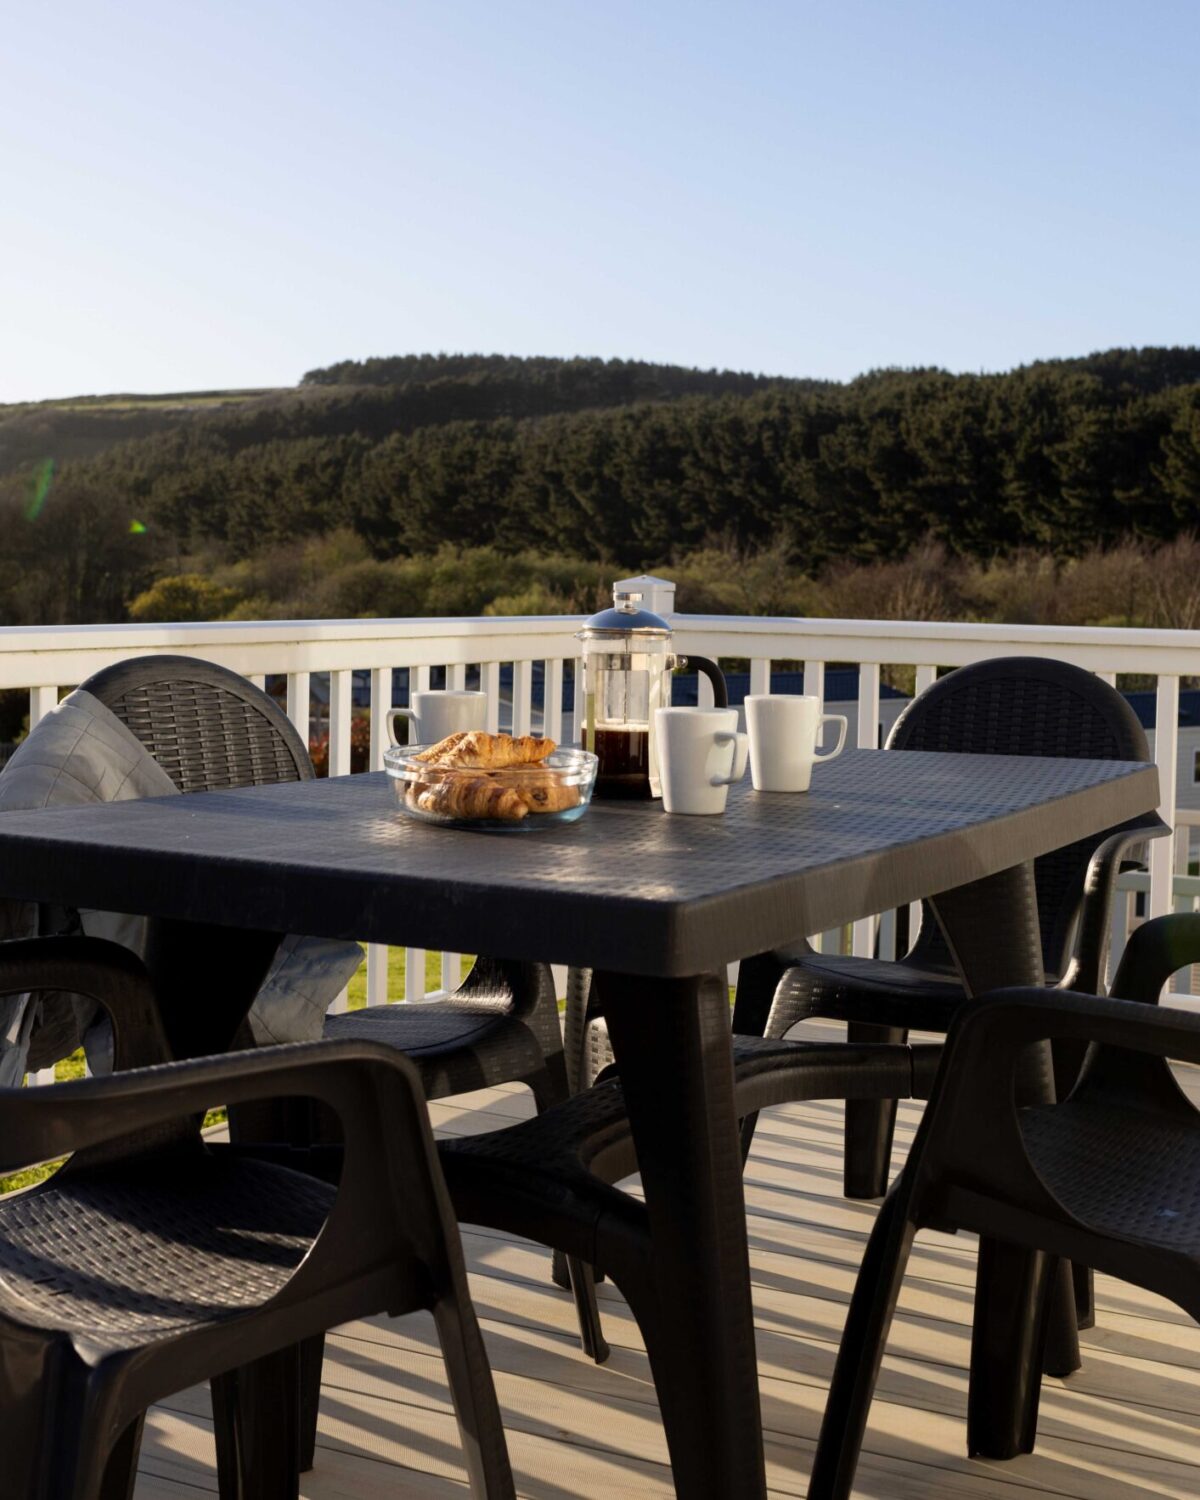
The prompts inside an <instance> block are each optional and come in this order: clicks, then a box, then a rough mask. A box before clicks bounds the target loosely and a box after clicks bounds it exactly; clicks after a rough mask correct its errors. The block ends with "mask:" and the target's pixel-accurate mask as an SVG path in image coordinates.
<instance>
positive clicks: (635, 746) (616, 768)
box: [592, 729, 650, 798]
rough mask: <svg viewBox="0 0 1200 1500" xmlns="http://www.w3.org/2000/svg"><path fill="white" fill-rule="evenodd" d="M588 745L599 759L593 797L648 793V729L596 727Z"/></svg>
mask: <svg viewBox="0 0 1200 1500" xmlns="http://www.w3.org/2000/svg"><path fill="white" fill-rule="evenodd" d="M594 739H595V743H594V744H593V745H592V749H593V750H594V751H595V752H596V758H597V760H598V761H599V762H600V764H599V766H598V767H597V770H596V790H595V792H594V793H593V795H594V796H596V797H627V798H635V797H636V798H642V797H644V798H648V797H649V796H650V732H649V730H646V729H597V730H596V731H595V735H594Z"/></svg>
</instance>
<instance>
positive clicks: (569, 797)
mask: <svg viewBox="0 0 1200 1500" xmlns="http://www.w3.org/2000/svg"><path fill="white" fill-rule="evenodd" d="M517 794H518V796H519V797H520V798H521V800H522V802H524V804H525V806H526V807H527V808H528V809H529V811H530V812H534V813H552V812H563V811H564V810H565V809H566V808H568V807H578V806H579V788H578V787H577V786H564V785H563V784H562V783H561V782H558V781H555V780H554V778H553V777H551V776H543V777H542V778H540V779H539V780H537V781H535V780H533V778H532V777H530V778H527V779H525V780H523V781H522V783H521V785H520V786H519V787H518V788H517Z"/></svg>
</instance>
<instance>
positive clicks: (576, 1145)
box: [438, 975, 941, 1493]
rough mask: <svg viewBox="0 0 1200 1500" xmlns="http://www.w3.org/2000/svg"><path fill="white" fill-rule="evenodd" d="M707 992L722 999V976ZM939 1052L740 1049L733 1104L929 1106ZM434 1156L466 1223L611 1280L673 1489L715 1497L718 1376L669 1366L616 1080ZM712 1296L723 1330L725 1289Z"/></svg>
mask: <svg viewBox="0 0 1200 1500" xmlns="http://www.w3.org/2000/svg"><path fill="white" fill-rule="evenodd" d="M707 982H708V983H709V984H711V985H714V986H717V985H719V986H720V988H721V991H722V992H723V991H724V988H725V986H724V977H723V976H721V977H720V978H718V977H717V976H715V975H714V976H712V977H711V978H710V979H709V980H708V981H707ZM940 1052H941V1046H940V1044H932V1045H929V1044H926V1045H913V1046H907V1045H875V1046H851V1045H847V1044H846V1043H844V1042H835V1043H827V1044H822V1043H813V1042H792V1041H770V1040H766V1039H764V1038H761V1037H735V1038H734V1062H735V1078H736V1095H735V1102H736V1105H737V1108H738V1110H739V1111H742V1112H745V1111H749V1110H757V1109H765V1108H767V1107H769V1106H770V1105H772V1104H782V1103H785V1102H796V1101H799V1100H805V1099H854V1098H872V1097H874V1098H882V1097H891V1096H896V1097H904V1098H907V1097H909V1096H910V1095H911V1096H913V1097H917V1098H927V1097H928V1094H929V1091H930V1089H931V1087H932V1084H933V1079H934V1076H935V1072H936V1068H937V1062H938V1057H939V1054H940ZM704 1127H705V1122H703V1121H696V1122H695V1132H694V1135H695V1141H696V1147H695V1149H696V1150H697V1151H698V1152H702V1151H706V1150H710V1149H711V1142H710V1140H709V1138H708V1136H707V1134H706V1131H705V1128H704ZM438 1149H439V1152H440V1154H441V1158H442V1165H443V1169H444V1171H445V1173H446V1181H447V1185H448V1187H449V1189H450V1195H451V1198H452V1200H453V1202H454V1207H455V1211H456V1213H457V1214H458V1216H459V1218H460V1220H462V1221H464V1222H467V1223H471V1224H483V1225H487V1226H490V1227H492V1228H495V1229H500V1230H503V1231H504V1232H506V1233H510V1234H517V1235H520V1236H522V1237H523V1238H526V1239H533V1240H537V1241H539V1242H540V1243H542V1244H545V1245H549V1246H552V1247H553V1248H555V1249H558V1250H560V1251H562V1252H564V1253H565V1254H567V1255H570V1256H572V1257H576V1258H577V1259H579V1260H581V1261H584V1262H586V1263H587V1264H588V1265H591V1266H594V1267H596V1268H597V1270H598V1271H599V1272H600V1273H602V1274H606V1275H608V1276H611V1278H612V1280H613V1281H614V1282H615V1284H616V1286H617V1287H618V1288H619V1290H620V1291H621V1292H622V1294H623V1295H624V1296H625V1298H626V1299H627V1301H628V1303H629V1306H630V1310H631V1311H632V1312H633V1315H634V1317H635V1318H636V1319H637V1322H638V1325H639V1327H640V1328H641V1330H642V1333H643V1336H644V1337H645V1341H646V1352H647V1355H648V1357H649V1360H650V1368H651V1371H652V1372H653V1374H654V1378H655V1386H656V1390H657V1393H658V1399H659V1406H660V1409H661V1412H662V1417H663V1425H664V1430H665V1433H666V1438H667V1446H668V1449H669V1451H670V1455H671V1463H672V1467H673V1469H674V1471H675V1479H676V1484H677V1486H678V1487H679V1488H680V1489H681V1490H682V1489H687V1491H688V1493H692V1492H693V1491H695V1492H697V1493H700V1492H703V1493H708V1492H709V1490H708V1489H705V1487H704V1485H705V1476H703V1475H698V1474H697V1470H696V1458H695V1441H694V1434H695V1424H696V1420H697V1418H696V1413H697V1412H698V1411H702V1410H704V1407H705V1398H704V1392H705V1389H706V1387H711V1380H712V1371H711V1370H710V1369H709V1368H708V1367H707V1366H704V1365H695V1366H687V1367H685V1368H680V1366H679V1362H678V1361H677V1360H676V1361H672V1360H671V1359H670V1354H671V1346H670V1341H671V1338H672V1331H671V1329H672V1324H671V1321H670V1317H669V1316H666V1315H664V1311H663V1309H662V1307H661V1306H660V1296H659V1291H658V1288H659V1285H660V1283H659V1281H658V1279H657V1278H656V1274H655V1251H654V1246H653V1244H652V1242H651V1236H650V1229H649V1222H648V1217H647V1212H646V1205H645V1203H644V1202H642V1201H641V1200H640V1199H639V1198H635V1197H634V1196H633V1195H632V1194H630V1193H627V1192H624V1191H623V1190H622V1189H620V1188H618V1187H616V1186H615V1184H616V1183H617V1182H618V1181H619V1180H620V1179H621V1178H623V1177H626V1176H629V1175H630V1174H631V1173H633V1172H636V1171H637V1158H636V1154H635V1151H634V1143H633V1136H632V1132H631V1130H630V1126H629V1120H628V1117H627V1115H626V1113H625V1101H624V1096H623V1094H622V1089H621V1083H620V1080H619V1079H618V1078H616V1077H610V1078H609V1079H607V1080H604V1081H601V1082H599V1083H598V1084H596V1086H595V1087H592V1088H589V1089H585V1090H584V1091H583V1092H582V1093H579V1094H576V1095H574V1096H573V1097H572V1098H571V1099H568V1100H567V1101H566V1102H565V1103H563V1104H559V1105H556V1106H555V1107H554V1108H553V1109H549V1110H547V1111H546V1112H545V1113H544V1114H541V1115H539V1116H537V1117H536V1118H534V1119H530V1120H526V1121H522V1122H521V1123H520V1124H518V1125H513V1126H510V1127H509V1128H507V1129H504V1130H494V1131H489V1132H487V1133H485V1134H482V1135H471V1136H463V1137H459V1138H456V1139H452V1140H442V1141H441V1142H439V1146H438ZM709 1296H710V1297H711V1299H712V1301H713V1304H714V1311H713V1313H712V1314H711V1315H712V1316H714V1317H716V1318H718V1319H719V1318H721V1317H722V1316H723V1310H724V1305H725V1304H724V1300H723V1297H722V1289H721V1288H720V1287H717V1286H714V1287H713V1288H711V1290H710V1292H709ZM711 1482H712V1481H711V1476H708V1477H707V1483H708V1485H709V1487H710V1488H711ZM714 1493H715V1492H714Z"/></svg>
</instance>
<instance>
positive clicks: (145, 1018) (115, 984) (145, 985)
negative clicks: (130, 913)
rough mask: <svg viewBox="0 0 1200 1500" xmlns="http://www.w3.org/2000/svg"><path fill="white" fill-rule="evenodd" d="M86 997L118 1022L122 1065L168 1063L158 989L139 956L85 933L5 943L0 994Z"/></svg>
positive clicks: (117, 1049) (115, 1025)
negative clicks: (28, 993)
mask: <svg viewBox="0 0 1200 1500" xmlns="http://www.w3.org/2000/svg"><path fill="white" fill-rule="evenodd" d="M27 990H32V991H35V992H36V993H38V994H43V995H44V994H56V993H57V994H68V995H84V996H86V997H87V998H88V999H90V1000H95V1001H96V1002H97V1003H98V1004H100V1005H101V1006H103V1008H104V1010H105V1011H106V1012H107V1014H108V1015H109V1017H110V1018H111V1019H112V1023H113V1043H114V1057H115V1061H116V1066H117V1067H118V1068H138V1067H148V1066H150V1065H152V1064H154V1063H161V1062H165V1061H169V1060H170V1058H171V1055H172V1054H171V1049H170V1045H169V1044H168V1042H167V1038H166V1033H165V1032H164V1030H163V1024H162V1016H161V1014H160V1012H159V1008H158V1002H157V1000H156V999H155V995H154V987H153V985H152V984H151V982H150V976H149V975H148V974H147V972H146V970H145V968H144V966H143V965H142V963H141V961H140V959H138V958H137V957H136V956H135V955H134V954H133V953H131V952H130V951H129V949H128V948H123V947H121V945H120V944H119V943H110V942H107V941H106V940H104V939H103V938H90V937H82V936H68V937H32V938H17V939H14V940H13V941H12V942H6V943H0V995H15V994H23V993H24V992H25V991H27Z"/></svg>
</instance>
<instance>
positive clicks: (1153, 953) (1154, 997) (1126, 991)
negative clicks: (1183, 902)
mask: <svg viewBox="0 0 1200 1500" xmlns="http://www.w3.org/2000/svg"><path fill="white" fill-rule="evenodd" d="M1196 963H1200V912H1192V911H1188V912H1176V913H1175V914H1174V915H1173V916H1167V917H1156V918H1155V919H1154V921H1152V922H1145V923H1143V924H1142V926H1141V927H1138V928H1136V929H1135V930H1134V931H1133V932H1132V933H1131V934H1130V937H1129V941H1128V942H1127V943H1126V944H1125V952H1124V953H1123V954H1122V955H1121V962H1120V964H1119V965H1118V967H1117V972H1116V974H1115V975H1114V976H1113V982H1112V987H1111V989H1110V993H1111V994H1112V995H1114V996H1117V997H1119V998H1120V999H1122V1000H1140V1001H1142V1002H1143V1003H1144V1004H1149V1005H1157V1003H1158V997H1159V995H1161V994H1162V990H1163V986H1164V985H1165V984H1166V982H1167V981H1168V980H1169V979H1170V977H1171V975H1172V974H1174V973H1175V972H1176V970H1177V969H1186V968H1187V967H1188V965H1189V964H1196Z"/></svg>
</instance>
